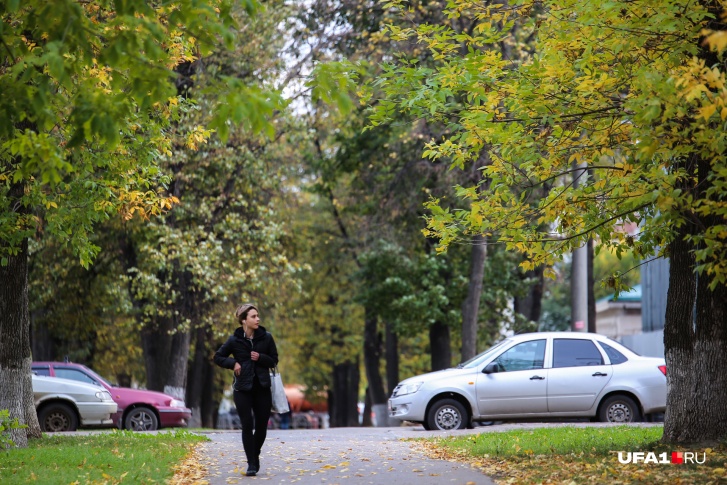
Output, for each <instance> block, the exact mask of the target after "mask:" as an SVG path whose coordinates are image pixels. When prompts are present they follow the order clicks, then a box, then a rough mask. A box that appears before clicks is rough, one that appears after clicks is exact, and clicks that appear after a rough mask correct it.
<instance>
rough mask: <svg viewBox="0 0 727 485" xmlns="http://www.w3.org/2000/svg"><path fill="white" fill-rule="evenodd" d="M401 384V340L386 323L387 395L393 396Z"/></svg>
mask: <svg viewBox="0 0 727 485" xmlns="http://www.w3.org/2000/svg"><path fill="white" fill-rule="evenodd" d="M398 383H399V338H398V336H397V335H396V333H395V332H394V330H393V329H392V325H391V324H390V323H389V322H386V388H387V391H388V392H387V395H389V396H391V393H392V392H394V388H395V387H396V385H397V384H398Z"/></svg>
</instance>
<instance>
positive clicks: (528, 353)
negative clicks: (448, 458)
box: [389, 332, 666, 430]
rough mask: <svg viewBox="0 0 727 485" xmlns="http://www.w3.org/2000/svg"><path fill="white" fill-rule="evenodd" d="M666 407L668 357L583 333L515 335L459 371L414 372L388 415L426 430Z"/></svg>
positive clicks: (630, 417) (637, 414)
mask: <svg viewBox="0 0 727 485" xmlns="http://www.w3.org/2000/svg"><path fill="white" fill-rule="evenodd" d="M665 410H666V363H665V361H664V359H659V358H653V357H641V356H639V355H637V354H636V353H634V352H632V351H631V350H629V349H627V348H626V347H624V346H623V345H621V344H619V343H618V342H616V341H615V340H612V339H610V338H608V337H604V336H602V335H597V334H593V333H580V332H543V333H529V334H521V335H516V336H514V337H509V338H506V339H504V340H502V341H501V342H499V343H497V344H495V345H494V346H493V347H491V348H490V349H488V350H486V351H485V352H483V353H481V354H479V355H477V356H476V357H474V358H473V359H470V360H469V361H467V362H464V363H462V364H459V365H458V366H457V367H456V368H454V369H446V370H441V371H437V372H431V373H428V374H423V375H420V376H416V377H411V378H409V379H406V380H404V381H402V382H401V383H399V385H397V386H396V388H395V389H394V391H393V393H392V395H391V398H390V399H389V415H390V416H391V417H393V418H396V419H399V420H402V421H412V422H415V423H420V424H422V425H423V426H424V428H426V429H440V430H450V429H461V428H465V427H471V426H472V423H473V422H485V421H492V420H523V419H533V418H536V419H543V418H549V419H552V418H591V419H594V420H595V419H598V420H600V421H606V422H613V423H625V422H631V421H639V420H641V419H642V417H644V416H649V415H652V414H657V413H663V412H664V411H665Z"/></svg>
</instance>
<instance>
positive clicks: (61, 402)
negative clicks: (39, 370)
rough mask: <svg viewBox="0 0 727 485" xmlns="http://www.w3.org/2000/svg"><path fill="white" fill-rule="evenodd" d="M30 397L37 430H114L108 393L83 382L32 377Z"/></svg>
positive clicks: (113, 404)
mask: <svg viewBox="0 0 727 485" xmlns="http://www.w3.org/2000/svg"><path fill="white" fill-rule="evenodd" d="M33 397H34V400H35V410H36V412H37V413H38V421H39V422H40V428H41V430H43V431H46V432H56V431H75V430H76V429H77V428H78V427H79V426H113V425H114V422H113V420H112V419H111V415H112V414H114V413H115V412H116V409H117V405H116V402H115V401H114V400H113V399H112V398H111V394H110V393H109V391H107V390H106V389H104V388H102V387H98V386H94V385H92V384H85V383H83V382H78V381H72V380H70V379H61V378H58V377H45V376H37V375H35V374H34V375H33Z"/></svg>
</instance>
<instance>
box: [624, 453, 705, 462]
mask: <svg viewBox="0 0 727 485" xmlns="http://www.w3.org/2000/svg"><path fill="white" fill-rule="evenodd" d="M705 461H707V453H706V452H705V453H702V460H701V461H700V460H699V453H696V452H694V451H672V452H671V457H670V456H669V453H667V452H664V453H659V454H658V455H657V454H656V453H654V452H653V451H650V452H648V453H644V452H643V451H634V452H631V451H626V452H624V451H619V452H618V462H619V463H623V464H624V465H625V464H627V463H656V464H659V465H668V464H674V465H679V464H682V463H697V464H700V465H701V464H702V463H704V462H705Z"/></svg>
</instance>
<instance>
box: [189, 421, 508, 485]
mask: <svg viewBox="0 0 727 485" xmlns="http://www.w3.org/2000/svg"><path fill="white" fill-rule="evenodd" d="M479 429H482V428H479ZM468 431H470V432H471V431H473V430H463V431H461V432H458V433H464V432H468ZM203 434H204V435H206V436H207V437H208V438H210V440H211V441H210V442H207V443H204V444H203V445H202V448H201V452H202V453H201V455H202V458H201V460H202V462H203V463H201V465H203V466H205V467H206V468H207V470H208V471H209V474H208V476H207V477H206V479H207V481H208V482H209V484H210V485H230V484H236V483H239V484H242V483H250V481H251V480H263V481H265V482H267V483H275V484H278V483H279V484H292V483H295V484H300V485H310V484H316V485H319V484H329V485H335V484H346V485H364V484H375V485H380V484H390V483H394V484H396V485H409V484H412V485H414V484H416V485H439V484H453V485H467V484H469V485H494V482H493V481H492V480H490V478H489V477H487V476H485V475H483V474H482V473H481V472H479V471H478V470H476V469H474V468H472V467H470V466H468V465H465V464H462V463H457V462H449V461H444V460H434V459H431V458H428V457H426V456H425V455H424V454H423V453H422V452H421V451H418V450H417V449H415V447H414V446H413V443H412V442H411V441H405V439H406V438H423V437H426V436H431V435H438V436H442V434H441V433H439V434H437V433H431V432H427V431H424V430H423V428H421V427H418V428H411V427H397V428H329V429H316V430H270V431H269V432H268V438H267V440H266V442H265V446H264V448H263V451H262V454H261V456H260V462H261V470H260V473H259V474H258V476H257V477H254V478H253V477H246V476H245V471H246V470H247V463H246V462H245V454H244V452H243V450H242V443H241V440H240V432H239V431H215V432H211V431H210V432H204V433H203Z"/></svg>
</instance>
